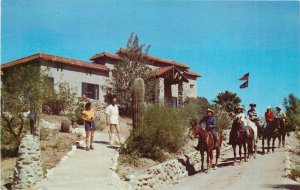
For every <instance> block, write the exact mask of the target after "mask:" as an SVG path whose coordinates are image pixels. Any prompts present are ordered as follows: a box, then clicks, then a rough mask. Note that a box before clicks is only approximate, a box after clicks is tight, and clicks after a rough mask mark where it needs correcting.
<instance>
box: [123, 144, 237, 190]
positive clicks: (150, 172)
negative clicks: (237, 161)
mask: <svg viewBox="0 0 300 190" xmlns="http://www.w3.org/2000/svg"><path fill="white" fill-rule="evenodd" d="M229 149H231V146H228V145H227V144H225V143H224V144H223V149H222V151H228V150H229ZM200 170H201V154H200V153H199V151H193V152H190V153H188V154H186V155H184V156H182V157H179V158H177V159H172V160H168V161H166V162H163V163H161V164H158V165H155V166H152V167H150V168H148V169H146V170H145V171H144V172H142V173H141V174H140V175H137V176H134V175H130V176H128V177H127V178H128V180H129V183H130V186H131V189H135V190H146V189H162V187H164V186H168V185H170V184H175V183H178V181H179V180H180V179H182V178H185V177H187V176H189V175H193V174H195V173H197V172H199V171H200Z"/></svg>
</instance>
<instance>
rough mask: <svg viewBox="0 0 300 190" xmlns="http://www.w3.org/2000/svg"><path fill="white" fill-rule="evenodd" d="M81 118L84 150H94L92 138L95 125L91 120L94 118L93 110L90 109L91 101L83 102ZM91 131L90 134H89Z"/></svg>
mask: <svg viewBox="0 0 300 190" xmlns="http://www.w3.org/2000/svg"><path fill="white" fill-rule="evenodd" d="M82 119H83V120H84V127H85V134H86V139H85V141H86V151H89V150H90V149H91V150H94V147H93V140H94V130H95V125H93V120H94V119H95V114H94V110H93V109H92V104H91V102H88V103H86V104H85V110H84V111H82ZM90 132H91V135H90Z"/></svg>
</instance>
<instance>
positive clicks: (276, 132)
mask: <svg viewBox="0 0 300 190" xmlns="http://www.w3.org/2000/svg"><path fill="white" fill-rule="evenodd" d="M280 132H281V130H280V120H279V119H277V118H276V119H273V120H272V121H271V122H270V123H269V124H268V123H267V125H266V127H265V128H264V129H263V136H262V146H263V147H262V149H263V154H265V139H267V144H268V147H267V153H269V152H270V151H269V149H270V141H271V139H272V152H274V146H275V140H276V138H278V140H279V143H278V147H279V146H280V144H281V134H280Z"/></svg>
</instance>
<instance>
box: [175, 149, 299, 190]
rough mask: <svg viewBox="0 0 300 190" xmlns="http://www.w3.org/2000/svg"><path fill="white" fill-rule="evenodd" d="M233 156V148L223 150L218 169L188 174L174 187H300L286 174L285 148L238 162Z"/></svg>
mask: <svg viewBox="0 0 300 190" xmlns="http://www.w3.org/2000/svg"><path fill="white" fill-rule="evenodd" d="M276 144H277V143H276ZM259 145H260V143H259ZM258 150H261V149H260V148H259V149H258ZM232 157H233V153H232V150H230V151H227V152H225V153H223V154H222V155H221V162H220V163H219V164H218V168H217V169H216V170H213V169H211V170H210V171H208V172H202V173H198V174H196V175H194V176H191V177H188V178H185V179H184V180H183V181H180V182H179V184H177V185H175V186H172V187H171V188H170V189H172V190H183V189H184V190H189V189H191V190H198V189H222V190H225V189H230V190H240V189H243V190H245V189H249V190H254V189H255V190H256V189H298V190H299V189H300V184H299V183H296V182H294V181H292V180H289V179H286V178H282V175H283V173H284V162H283V161H284V158H285V150H284V149H283V148H280V149H276V150H275V152H274V153H269V154H265V155H261V154H258V155H257V158H256V159H253V158H252V159H250V160H249V161H248V162H242V163H239V162H238V163H236V164H235V165H233V159H232Z"/></svg>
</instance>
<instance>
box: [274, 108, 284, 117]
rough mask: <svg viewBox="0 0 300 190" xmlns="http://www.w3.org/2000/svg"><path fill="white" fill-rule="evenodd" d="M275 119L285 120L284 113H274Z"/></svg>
mask: <svg viewBox="0 0 300 190" xmlns="http://www.w3.org/2000/svg"><path fill="white" fill-rule="evenodd" d="M275 117H276V118H280V119H282V118H285V117H286V115H285V113H284V112H283V111H281V110H280V112H276V115H275Z"/></svg>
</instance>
